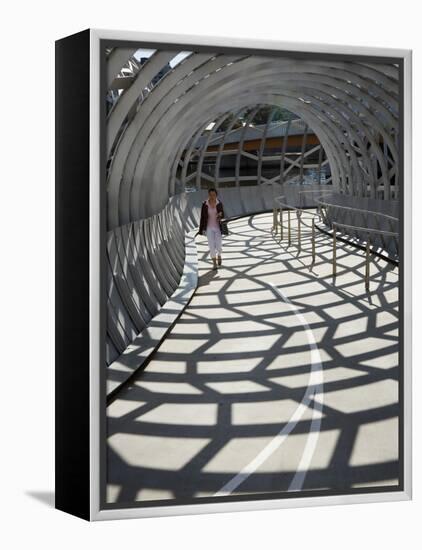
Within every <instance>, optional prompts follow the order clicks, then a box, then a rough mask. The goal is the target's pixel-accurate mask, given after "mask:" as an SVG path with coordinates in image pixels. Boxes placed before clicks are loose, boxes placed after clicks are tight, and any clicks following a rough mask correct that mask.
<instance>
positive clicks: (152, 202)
mask: <svg viewBox="0 0 422 550" xmlns="http://www.w3.org/2000/svg"><path fill="white" fill-rule="evenodd" d="M133 54H134V50H129V49H122V50H120V49H116V50H112V52H111V53H110V55H109V56H108V81H109V84H110V88H112V87H113V86H116V82H115V81H116V80H117V77H118V79H119V80H120V81H121V84H120V83H119V86H121V89H123V92H122V93H121V94H120V95H119V96H118V98H116V101H115V103H114V105H113V108H112V109H111V112H110V114H109V117H108V121H107V151H108V154H109V155H110V159H109V172H108V181H107V192H108V225H109V228H110V229H111V228H113V227H116V226H119V225H122V224H125V223H128V222H129V221H135V220H138V219H140V218H146V217H149V216H151V215H153V214H156V213H158V212H160V211H161V210H162V208H163V207H164V205H165V204H166V203H167V202H168V197H169V196H171V195H174V194H175V192H176V190H177V189H178V187H177V186H178V184H181V182H180V180H179V179H178V178H177V173H178V168H179V166H180V163H181V162H183V161H182V158H183V157H185V156H186V151H188V152H189V150H190V149H192V151H193V150H194V148H195V143H196V141H197V139H198V137H199V136H200V135H201V134H202V133H203V132H204V130H205V129H206V127H207V126H209V125H210V123H211V122H215V121H216V120H217V121H219V120H222V119H224V117H226V116H227V114H228V113H237V112H238V111H239V110H240V109H242V108H244V107H245V106H251V105H259V104H261V105H262V104H269V105H274V106H276V107H281V108H285V109H288V110H290V111H291V112H292V113H295V115H297V116H298V117H300V118H301V119H302V120H303V121H304V123H305V124H306V125H307V126H308V127H309V128H312V130H313V131H314V132H315V134H316V135H317V136H318V139H319V141H320V143H321V145H322V146H323V149H324V151H325V153H326V155H327V159H328V162H329V164H330V168H331V173H332V177H333V185H334V187H335V188H336V189H337V190H338V191H339V192H341V193H346V194H349V195H355V196H360V197H365V196H367V197H372V198H383V199H395V198H397V197H398V185H399V182H398V169H397V167H398V152H397V136H398V69H397V67H396V66H395V65H382V64H370V63H355V62H345V61H344V62H338V61H304V60H300V59H291V58H282V57H278V58H270V57H263V56H257V55H253V56H244V55H235V54H234V55H228V54H217V53H209V54H207V53H192V54H191V55H189V56H188V57H186V58H185V59H184V60H183V61H182V62H181V63H179V64H177V65H176V66H174V67H170V66H169V63H170V62H171V60H172V59H174V57H175V55H176V54H177V52H175V51H174V50H161V51H158V50H157V51H156V52H155V53H154V54H153V55H152V56H151V57H150V58H149V59H148V61H147V62H146V63H145V64H144V65H143V66H142V67H140V68H139V70H135V71H134V72H133V75H132V76H122V74H121V70H122V67H123V66H125V65H126V66H127V65H128V64H129V62H130V59H131V58H132V56H133ZM163 70H164V73H165V74H164V76H163V77H162V78H161V79H160V80H159V81H158V82H157V83H156V84H155V85H154V86H151V83H152V82H153V81H154V79H155V78H156V76H157V75H158V74H159V73H160V71H161V72H163ZM112 75H114V77H113V76H112ZM145 89H148V90H149V93H148V94H147V95H146V97H144V96H143V95H142V92H143V90H145ZM140 98H141V101H140Z"/></svg>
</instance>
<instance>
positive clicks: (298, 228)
mask: <svg viewBox="0 0 422 550" xmlns="http://www.w3.org/2000/svg"><path fill="white" fill-rule="evenodd" d="M296 217H297V240H298V242H297V248H298V250H299V252H300V251H301V242H300V241H301V234H300V210H297V216H296Z"/></svg>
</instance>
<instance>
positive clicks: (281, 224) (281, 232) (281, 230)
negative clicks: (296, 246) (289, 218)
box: [280, 206, 283, 241]
mask: <svg viewBox="0 0 422 550" xmlns="http://www.w3.org/2000/svg"><path fill="white" fill-rule="evenodd" d="M282 240H283V207H282V206H280V241H282Z"/></svg>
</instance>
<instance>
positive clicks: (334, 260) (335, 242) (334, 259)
mask: <svg viewBox="0 0 422 550" xmlns="http://www.w3.org/2000/svg"><path fill="white" fill-rule="evenodd" d="M336 256H337V236H336V224H335V223H333V277H335V276H336V275H337V258H336Z"/></svg>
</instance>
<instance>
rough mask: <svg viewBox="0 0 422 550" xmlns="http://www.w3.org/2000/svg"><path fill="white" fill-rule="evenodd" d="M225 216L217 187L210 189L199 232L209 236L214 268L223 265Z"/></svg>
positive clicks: (204, 203) (204, 204) (202, 211)
mask: <svg viewBox="0 0 422 550" xmlns="http://www.w3.org/2000/svg"><path fill="white" fill-rule="evenodd" d="M223 218H224V209H223V203H222V202H221V201H220V200H219V199H218V198H217V191H216V189H214V188H212V189H210V190H209V191H208V199H207V200H206V201H204V202H203V203H202V208H201V219H200V221H199V233H200V234H201V235H203V234H204V233H205V234H206V235H207V238H208V247H209V249H210V256H211V258H212V263H213V270H216V269H217V266H220V265H221V235H222V233H223V228H222V223H221V220H222V219H223Z"/></svg>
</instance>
